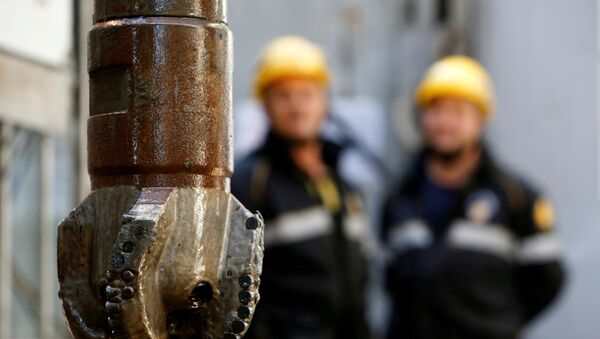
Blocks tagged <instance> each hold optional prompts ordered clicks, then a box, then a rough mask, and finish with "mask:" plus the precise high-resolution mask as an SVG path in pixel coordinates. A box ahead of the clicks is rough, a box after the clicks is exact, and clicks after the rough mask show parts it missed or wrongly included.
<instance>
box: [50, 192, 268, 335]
mask: <svg viewBox="0 0 600 339" xmlns="http://www.w3.org/2000/svg"><path fill="white" fill-rule="evenodd" d="M262 241H263V223H262V221H261V219H260V218H259V217H257V216H255V215H253V214H252V213H250V212H249V211H247V210H246V209H245V208H244V207H243V206H242V205H241V204H240V203H239V202H238V201H237V200H236V199H235V198H233V197H232V196H231V194H229V193H227V192H225V191H223V190H220V189H207V188H156V187H152V188H144V189H142V190H141V191H140V190H137V189H136V188H134V187H126V186H122V187H117V188H105V189H100V190H97V191H95V192H93V193H92V194H91V195H90V196H89V197H88V198H87V199H86V200H85V201H84V202H83V203H82V204H81V205H80V206H79V207H78V208H76V209H75V210H74V211H73V212H72V213H71V215H69V217H67V219H65V221H63V222H62V223H61V225H60V227H59V242H58V267H59V282H60V296H61V299H62V302H63V308H64V311H65V316H66V318H67V323H68V325H69V329H70V330H71V333H72V334H73V336H74V337H75V338H86V339H88V338H89V339H91V338H139V339H142V338H144V339H166V338H170V337H174V338H181V339H192V338H202V339H217V338H219V339H220V338H240V337H241V336H242V335H243V334H244V333H245V332H246V330H247V328H248V326H249V324H250V321H251V319H252V315H253V313H254V308H255V307H256V304H257V303H258V285H259V283H260V281H259V276H260V273H261V270H262V253H263V242H262Z"/></svg>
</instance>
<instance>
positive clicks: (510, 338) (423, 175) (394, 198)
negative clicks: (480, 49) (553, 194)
mask: <svg viewBox="0 0 600 339" xmlns="http://www.w3.org/2000/svg"><path fill="white" fill-rule="evenodd" d="M416 102H417V105H418V106H419V107H420V109H421V113H420V116H419V119H420V126H421V129H422V136H423V139H424V141H425V147H424V149H423V150H422V151H421V152H419V154H418V155H417V156H416V159H415V161H414V164H413V166H412V168H411V169H410V170H409V171H408V174H407V175H406V177H405V179H404V181H403V182H402V184H401V185H399V187H398V189H397V190H396V192H395V193H394V194H392V195H391V197H390V199H389V200H388V203H387V206H386V208H385V212H384V225H383V229H384V232H383V238H384V239H385V242H386V244H387V246H388V247H389V250H390V258H389V262H388V265H387V270H386V284H387V288H388V290H389V292H390V294H391V296H392V298H393V314H392V316H391V321H390V326H389V333H388V338H390V339H392V338H399V339H404V338H405V339H516V338H520V334H521V331H522V329H523V326H524V325H525V324H527V322H529V321H530V320H532V319H533V318H535V317H536V316H538V315H539V314H540V313H541V312H542V311H543V310H545V309H546V308H547V307H548V306H549V305H550V304H551V302H552V301H553V300H554V299H555V297H556V296H557V293H558V292H559V290H560V288H561V285H562V283H563V275H564V273H563V268H562V266H561V257H560V244H559V242H558V240H557V237H556V233H555V232H554V229H553V223H554V213H553V209H552V206H551V204H550V203H549V202H548V200H546V199H545V198H544V197H543V196H541V195H540V194H539V193H538V191H537V190H536V189H534V188H533V187H532V186H530V185H529V184H528V183H526V182H525V181H523V180H521V179H520V178H518V177H516V176H514V175H513V174H512V173H510V172H508V171H506V170H505V169H504V168H503V167H502V166H500V165H499V164H498V163H497V162H496V161H495V160H494V158H493V155H492V154H491V152H490V151H489V149H487V148H486V147H485V146H484V144H483V143H482V135H483V132H484V129H485V127H486V125H487V123H488V121H489V120H490V118H491V117H492V114H493V103H494V95H493V91H492V83H491V80H490V77H489V75H488V74H487V72H486V71H485V70H484V69H483V68H482V66H481V65H480V64H479V63H477V62H476V61H475V60H473V59H471V58H468V57H464V56H450V57H446V58H444V59H442V60H440V61H438V62H436V63H435V64H433V65H432V66H431V68H430V69H429V71H428V72H427V73H426V75H425V76H424V78H423V80H422V82H421V84H420V86H419V87H418V89H417V92H416Z"/></svg>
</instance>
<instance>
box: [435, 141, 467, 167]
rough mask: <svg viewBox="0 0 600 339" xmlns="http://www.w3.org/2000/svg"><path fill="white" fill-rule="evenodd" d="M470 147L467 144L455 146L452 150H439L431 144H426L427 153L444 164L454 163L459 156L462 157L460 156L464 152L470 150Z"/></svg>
mask: <svg viewBox="0 0 600 339" xmlns="http://www.w3.org/2000/svg"><path fill="white" fill-rule="evenodd" d="M471 149H472V147H469V146H466V145H465V146H461V147H457V148H455V149H453V150H439V149H435V148H434V147H432V146H431V145H428V146H427V149H426V151H427V154H428V155H429V156H430V157H432V158H434V159H436V160H438V161H440V162H442V163H444V164H452V163H455V162H456V161H458V160H459V159H460V158H462V156H463V155H464V154H466V153H468V152H469V150H471Z"/></svg>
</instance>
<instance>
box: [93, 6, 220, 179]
mask: <svg viewBox="0 0 600 339" xmlns="http://www.w3.org/2000/svg"><path fill="white" fill-rule="evenodd" d="M115 3H119V1H115ZM230 35H231V34H230V31H229V29H228V28H227V26H226V25H225V24H223V23H215V22H208V21H205V20H201V19H195V18H175V17H146V18H121V19H114V20H109V21H103V22H98V23H96V24H95V25H94V28H93V29H92V31H91V32H90V35H89V39H90V47H89V48H90V51H89V55H90V59H89V73H90V118H89V120H88V145H89V146H88V168H89V173H90V176H91V180H92V188H94V189H95V188H100V187H108V186H115V185H134V186H137V187H197V186H204V187H220V188H223V189H226V190H227V189H228V178H229V177H230V176H231V172H232V158H231V125H232V124H231V75H232V73H231V47H230V46H231V42H230V40H231V36H230Z"/></svg>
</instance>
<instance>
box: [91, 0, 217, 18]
mask: <svg viewBox="0 0 600 339" xmlns="http://www.w3.org/2000/svg"><path fill="white" fill-rule="evenodd" d="M226 5H227V2H226V0H120V1H116V0H96V1H95V2H94V21H96V22H97V21H102V20H107V19H113V18H124V17H135V16H178V17H193V18H199V19H207V20H210V21H220V22H225V21H226V11H227V7H226Z"/></svg>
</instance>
